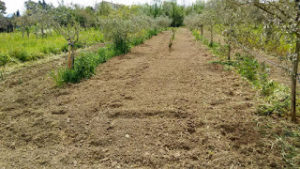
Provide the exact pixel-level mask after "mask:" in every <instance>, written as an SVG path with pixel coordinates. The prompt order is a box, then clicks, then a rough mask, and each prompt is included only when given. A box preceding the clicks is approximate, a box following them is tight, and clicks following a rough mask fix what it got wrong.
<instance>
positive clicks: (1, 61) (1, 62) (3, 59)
mask: <svg viewBox="0 0 300 169" xmlns="http://www.w3.org/2000/svg"><path fill="white" fill-rule="evenodd" d="M8 62H10V57H9V56H8V55H5V54H2V53H0V66H5V65H6V64H7V63H8Z"/></svg>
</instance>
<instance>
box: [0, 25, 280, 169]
mask: <svg viewBox="0 0 300 169" xmlns="http://www.w3.org/2000/svg"><path fill="white" fill-rule="evenodd" d="M170 38H171V33H170V32H168V31H166V32H163V33H161V34H160V35H158V36H156V37H153V38H152V39H150V40H148V41H147V42H146V43H145V44H143V45H140V46H138V47H135V48H134V49H132V52H130V53H129V54H127V55H124V56H119V57H115V58H113V59H111V60H110V61H109V62H107V63H105V64H103V65H100V66H99V67H98V69H97V74H96V75H95V76H94V77H93V78H91V79H89V80H85V81H83V82H81V83H79V84H73V85H67V86H65V87H63V88H56V87H55V86H54V83H53V81H52V79H51V78H50V77H49V72H48V73H46V72H47V71H39V69H38V68H33V69H32V72H31V71H26V73H24V74H23V75H22V72H21V73H20V72H19V73H17V74H14V75H11V77H9V78H8V80H6V81H4V82H2V83H1V87H0V91H1V93H0V98H1V102H0V108H1V109H0V110H1V111H0V168H28V169H29V168H30V169H32V168H67V169H68V168H101V169H102V168H103V169H104V168H126V169H127V168H143V169H146V168H149V169H150V168H157V169H160V168H180V169H181V168H232V169H235V168H284V165H285V164H284V162H283V161H282V159H281V155H280V153H279V150H278V149H276V148H273V147H271V146H270V142H271V141H272V140H266V139H263V135H262V134H261V133H260V132H259V130H258V128H257V119H258V117H257V116H256V115H255V105H256V101H255V97H256V95H255V93H256V92H255V91H254V90H252V89H251V86H250V85H249V84H248V83H247V82H246V81H244V80H242V79H241V78H240V77H239V76H238V75H236V74H235V73H233V72H230V71H226V70H223V68H222V66H220V65H214V64H211V63H209V61H211V60H213V58H212V55H211V54H210V53H209V51H208V50H207V49H206V48H205V47H204V46H201V45H200V46H199V44H196V42H195V41H194V38H193V36H192V35H191V33H190V32H189V31H188V30H186V29H179V30H178V31H177V33H176V40H175V42H174V45H173V47H172V49H169V48H168V42H169V39H170ZM44 66H45V67H47V66H49V65H44ZM40 69H41V70H42V69H43V66H42V65H41V66H40ZM39 72H40V73H39ZM30 74H33V75H34V76H29V75H30Z"/></svg>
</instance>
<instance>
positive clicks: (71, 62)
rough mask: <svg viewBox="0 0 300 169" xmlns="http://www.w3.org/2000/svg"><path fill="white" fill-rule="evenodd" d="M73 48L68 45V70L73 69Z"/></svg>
mask: <svg viewBox="0 0 300 169" xmlns="http://www.w3.org/2000/svg"><path fill="white" fill-rule="evenodd" d="M74 53H75V52H74V46H73V45H72V44H71V45H69V56H68V68H69V69H74V61H75V57H74Z"/></svg>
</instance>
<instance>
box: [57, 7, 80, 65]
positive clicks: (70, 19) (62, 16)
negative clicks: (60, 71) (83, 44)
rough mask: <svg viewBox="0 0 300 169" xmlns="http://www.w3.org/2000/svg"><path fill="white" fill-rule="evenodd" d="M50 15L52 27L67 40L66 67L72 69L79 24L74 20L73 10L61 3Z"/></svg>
mask: <svg viewBox="0 0 300 169" xmlns="http://www.w3.org/2000/svg"><path fill="white" fill-rule="evenodd" d="M52 17H53V18H52V19H53V22H52V25H53V28H54V29H55V30H56V31H57V32H58V33H59V34H61V35H62V36H63V37H64V38H65V39H66V40H67V42H68V48H69V50H68V51H69V56H68V68H69V69H73V68H74V61H75V49H76V44H77V43H78V42H79V32H80V30H81V28H80V24H79V23H78V22H77V21H76V18H75V16H74V14H73V11H72V10H71V9H70V8H68V7H66V6H64V5H63V4H60V6H59V7H57V8H55V9H54V10H53V11H52Z"/></svg>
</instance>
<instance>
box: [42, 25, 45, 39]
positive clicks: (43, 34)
mask: <svg viewBox="0 0 300 169" xmlns="http://www.w3.org/2000/svg"><path fill="white" fill-rule="evenodd" d="M41 32H42V38H45V31H44V26H42V28H41Z"/></svg>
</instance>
